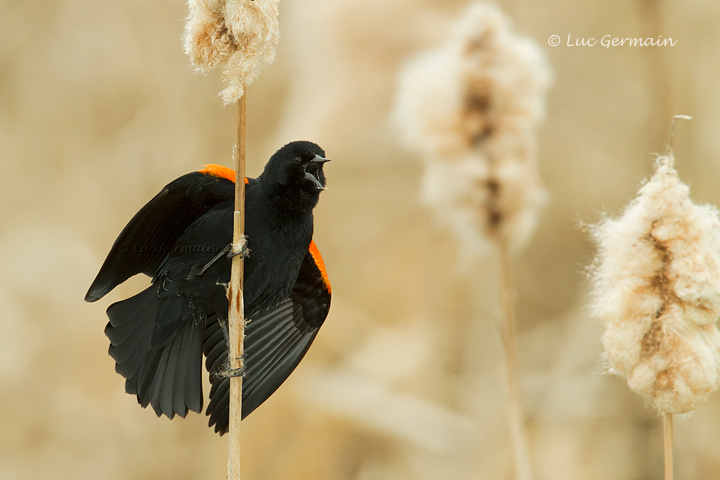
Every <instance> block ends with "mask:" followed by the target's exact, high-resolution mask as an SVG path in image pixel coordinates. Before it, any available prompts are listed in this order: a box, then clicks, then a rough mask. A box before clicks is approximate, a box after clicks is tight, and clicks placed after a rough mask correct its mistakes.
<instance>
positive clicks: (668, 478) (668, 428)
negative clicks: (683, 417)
mask: <svg viewBox="0 0 720 480" xmlns="http://www.w3.org/2000/svg"><path fill="white" fill-rule="evenodd" d="M663 452H664V454H665V480H673V478H674V475H673V415H672V413H665V414H664V415H663Z"/></svg>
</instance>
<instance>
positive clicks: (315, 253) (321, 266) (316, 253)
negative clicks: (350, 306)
mask: <svg viewBox="0 0 720 480" xmlns="http://www.w3.org/2000/svg"><path fill="white" fill-rule="evenodd" d="M308 250H309V251H310V255H312V257H313V260H315V265H317V267H318V270H320V275H322V280H323V284H325V287H326V288H327V289H328V293H332V288H331V287H330V279H328V276H327V270H325V262H323V258H322V256H321V255H320V250H318V248H317V245H315V241H314V240H311V241H310V248H309V249H308Z"/></svg>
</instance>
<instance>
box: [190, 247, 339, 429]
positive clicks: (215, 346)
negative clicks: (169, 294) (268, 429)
mask: <svg viewBox="0 0 720 480" xmlns="http://www.w3.org/2000/svg"><path fill="white" fill-rule="evenodd" d="M330 298H331V289H330V283H329V281H328V278H327V273H326V272H325V266H324V264H323V261H322V257H321V256H320V252H319V251H318V250H317V248H316V247H315V244H314V243H311V244H310V248H309V250H308V252H307V254H306V255H305V258H304V259H303V263H302V266H301V268H300V273H299V275H298V279H297V281H296V283H295V285H294V287H293V290H292V292H291V293H290V295H289V296H288V298H286V299H285V300H284V301H282V302H280V303H279V304H278V305H275V306H273V307H271V308H269V309H267V310H265V311H263V312H261V313H260V314H258V315H255V317H254V318H252V319H250V320H249V322H248V324H247V327H246V329H245V372H244V377H243V399H242V401H243V403H242V417H243V418H245V417H246V416H248V415H249V414H250V413H251V412H252V411H253V410H255V408H257V407H258V406H259V405H260V404H262V403H263V402H264V401H265V400H266V399H267V398H268V397H269V396H270V395H272V394H273V392H275V390H277V388H278V387H279V386H280V385H281V384H282V383H283V382H284V381H285V379H286V378H287V377H288V376H289V375H290V373H292V371H293V370H294V369H295V367H297V365H298V363H299V362H300V360H302V358H303V356H304V355H305V353H306V352H307V350H308V348H310V345H311V344H312V342H313V340H314V339H315V336H316V335H317V332H318V330H319V328H320V326H322V324H323V322H324V321H325V317H327V314H328V311H329V309H330ZM222 328H223V327H222V325H221V324H219V323H217V322H214V323H213V324H212V325H209V326H208V328H206V332H205V343H204V347H203V348H204V351H205V355H206V357H207V359H206V367H207V369H208V371H209V372H210V374H211V380H212V389H211V391H210V404H209V406H208V409H207V414H208V415H210V426H213V425H215V431H216V432H218V433H220V434H221V435H222V434H224V433H225V432H227V429H228V402H229V387H230V382H229V379H228V378H227V377H225V376H223V375H221V374H219V372H221V370H222V368H223V367H224V366H225V363H226V360H227V348H226V345H225V334H224V333H223V331H222Z"/></svg>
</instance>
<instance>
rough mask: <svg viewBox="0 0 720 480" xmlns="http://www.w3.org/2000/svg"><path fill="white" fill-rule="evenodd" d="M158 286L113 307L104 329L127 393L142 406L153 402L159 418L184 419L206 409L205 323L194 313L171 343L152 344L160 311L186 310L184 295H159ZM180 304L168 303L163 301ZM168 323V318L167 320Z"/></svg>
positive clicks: (169, 341) (152, 404) (189, 316)
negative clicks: (203, 388) (204, 379)
mask: <svg viewBox="0 0 720 480" xmlns="http://www.w3.org/2000/svg"><path fill="white" fill-rule="evenodd" d="M156 292H157V287H156V286H151V287H150V288H148V289H146V290H144V291H143V292H140V293H139V294H137V295H135V296H134V297H131V298H128V299H127V300H124V301H122V302H118V303H115V304H113V305H111V306H110V308H108V311H107V313H108V317H109V318H110V323H108V325H107V327H106V329H105V333H106V335H107V337H108V338H109V339H110V350H109V353H110V356H112V357H113V359H115V361H116V362H117V363H116V367H115V369H116V371H117V372H118V373H120V374H121V375H122V376H123V377H125V378H126V379H127V380H126V382H125V391H126V392H127V393H130V394H134V395H136V396H137V399H138V403H140V405H142V406H143V407H147V406H148V405H151V406H152V407H153V410H154V411H155V413H156V414H157V415H158V416H161V415H165V416H167V417H168V418H173V417H174V416H175V415H180V416H181V417H184V416H185V415H187V413H188V411H194V412H200V411H202V404H203V397H202V383H201V381H202V346H203V329H204V325H203V323H202V322H196V321H194V319H192V315H187V312H185V313H186V315H187V317H188V318H189V319H190V320H189V321H188V322H187V323H186V325H184V326H183V327H182V328H181V329H178V332H177V334H176V335H174V336H173V337H172V338H171V339H169V340H168V341H167V342H164V343H163V344H161V345H155V346H154V345H153V342H152V340H153V336H154V335H156V330H157V326H158V323H159V315H160V314H161V313H162V312H177V311H181V312H182V310H183V305H182V302H184V300H183V299H182V298H181V297H169V298H159V297H158V296H157V293H156ZM168 302H169V303H180V305H179V306H178V305H167V306H165V305H163V304H164V303H168ZM163 320H165V322H163V323H167V320H168V319H163Z"/></svg>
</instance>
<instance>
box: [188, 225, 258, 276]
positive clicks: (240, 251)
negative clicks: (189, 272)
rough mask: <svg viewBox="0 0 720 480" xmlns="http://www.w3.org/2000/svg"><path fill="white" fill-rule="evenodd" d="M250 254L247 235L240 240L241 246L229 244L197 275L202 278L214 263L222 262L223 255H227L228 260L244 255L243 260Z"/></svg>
mask: <svg viewBox="0 0 720 480" xmlns="http://www.w3.org/2000/svg"><path fill="white" fill-rule="evenodd" d="M249 254H250V249H248V248H247V236H246V235H243V236H242V237H241V238H240V243H239V244H237V245H235V244H233V243H229V244H228V245H227V246H226V247H225V248H223V249H222V250H220V252H219V253H218V254H217V255H215V256H214V257H213V258H212V259H210V261H209V262H207V263H206V264H205V265H204V266H203V267H202V268H201V269H200V271H199V272H197V273H196V274H195V275H197V276H200V275H202V274H203V273H205V271H206V270H207V269H208V268H210V267H211V266H212V264H213V263H215V262H217V261H218V260H220V258H221V257H222V256H223V255H227V257H228V258H233V257H236V256H238V255H242V258H247V257H248V255H249Z"/></svg>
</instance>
